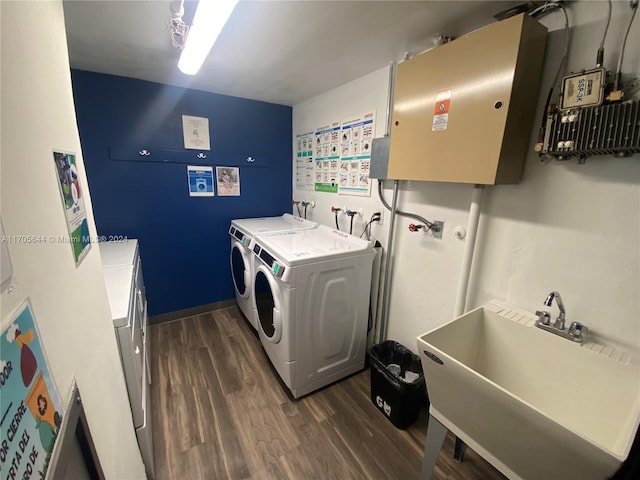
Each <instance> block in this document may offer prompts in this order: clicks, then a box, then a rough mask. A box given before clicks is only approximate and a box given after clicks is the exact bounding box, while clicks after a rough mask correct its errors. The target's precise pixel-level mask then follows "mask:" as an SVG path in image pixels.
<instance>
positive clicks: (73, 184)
mask: <svg viewBox="0 0 640 480" xmlns="http://www.w3.org/2000/svg"><path fill="white" fill-rule="evenodd" d="M53 160H54V163H55V164H56V172H57V174H58V184H59V186H60V196H61V197H62V206H63V208H64V211H65V218H66V219H67V229H68V231H69V238H68V240H69V243H70V244H71V248H72V251H73V259H74V260H75V262H76V266H78V264H79V263H80V262H81V261H82V259H83V258H84V257H85V255H86V254H87V252H88V251H89V249H90V248H91V237H90V236H89V224H88V223H87V212H86V210H85V206H84V192H83V191H82V187H81V185H80V178H79V177H78V168H77V167H76V155H75V154H74V153H66V152H58V151H54V152H53Z"/></svg>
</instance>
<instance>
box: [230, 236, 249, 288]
mask: <svg viewBox="0 0 640 480" xmlns="http://www.w3.org/2000/svg"><path fill="white" fill-rule="evenodd" d="M249 255H250V253H249V252H247V249H246V248H245V247H244V246H243V245H242V244H241V243H240V242H238V241H235V240H233V241H232V242H231V274H232V275H233V285H234V287H235V289H236V294H237V295H239V296H240V297H242V298H247V297H248V296H249V289H248V288H247V287H248V285H249V282H250V279H249V275H250V270H249V262H250V261H251V258H250V257H249Z"/></svg>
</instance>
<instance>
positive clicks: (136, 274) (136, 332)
mask: <svg viewBox="0 0 640 480" xmlns="http://www.w3.org/2000/svg"><path fill="white" fill-rule="evenodd" d="M99 245H100V256H101V257H102V267H103V272H104V279H105V284H106V286H107V295H108V297H109V305H110V307H111V318H112V321H113V326H114V328H115V333H116V338H117V340H118V348H119V350H120V359H121V360H122V369H123V371H124V378H125V381H126V384H127V391H128V393H129V403H130V405H131V416H132V418H133V424H134V426H135V429H136V435H137V437H138V445H139V446H140V452H141V454H142V458H143V460H144V463H145V466H146V469H147V474H148V475H149V476H150V477H153V440H152V433H151V412H150V410H149V401H150V397H151V394H150V393H151V392H150V391H149V384H150V383H151V372H150V369H149V366H150V362H149V344H148V342H147V337H148V336H147V323H148V322H147V319H148V313H147V299H146V292H145V289H144V279H143V276H142V262H141V261H140V255H139V252H138V241H137V240H128V241H126V242H103V243H100V244H99Z"/></svg>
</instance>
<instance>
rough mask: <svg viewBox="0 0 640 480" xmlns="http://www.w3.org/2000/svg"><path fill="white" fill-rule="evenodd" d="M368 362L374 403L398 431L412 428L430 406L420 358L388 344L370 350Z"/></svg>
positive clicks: (397, 344)
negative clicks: (424, 406) (425, 406)
mask: <svg viewBox="0 0 640 480" xmlns="http://www.w3.org/2000/svg"><path fill="white" fill-rule="evenodd" d="M369 359H370V360H371V402H373V404H374V405H375V406H376V407H377V408H378V410H380V411H381V412H382V413H383V414H384V415H385V416H386V417H387V418H388V419H389V421H390V422H391V423H393V424H394V425H395V426H396V427H398V428H402V429H404V428H407V427H409V426H410V425H411V424H412V423H413V422H415V421H416V419H417V418H418V415H419V414H420V407H422V405H424V404H425V403H426V404H427V405H428V404H429V401H428V399H427V391H426V387H425V381H424V374H423V372H422V362H421V361H420V357H419V356H418V355H416V354H414V353H413V352H411V351H410V350H409V349H407V348H406V347H404V346H403V345H401V344H399V343H398V342H394V341H393V340H387V341H385V342H382V343H379V344H378V345H374V346H373V347H371V350H370V351H369Z"/></svg>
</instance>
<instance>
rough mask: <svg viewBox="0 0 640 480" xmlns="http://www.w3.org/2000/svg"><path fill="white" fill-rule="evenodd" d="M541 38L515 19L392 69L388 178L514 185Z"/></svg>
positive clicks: (530, 23)
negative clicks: (393, 80)
mask: <svg viewBox="0 0 640 480" xmlns="http://www.w3.org/2000/svg"><path fill="white" fill-rule="evenodd" d="M546 39H547V30H546V28H545V27H544V26H543V25H541V24H540V23H538V22H537V21H536V20H534V19H533V18H531V17H529V16H528V15H525V14H521V15H517V16H515V17H511V18H508V19H506V20H502V21H500V22H497V23H494V24H492V25H489V26H487V27H485V28H482V29H480V30H476V31H474V32H472V33H470V34H468V35H465V36H462V37H460V38H457V39H456V40H453V41H452V42H450V43H447V44H445V45H442V46H440V47H437V48H434V49H433V50H429V51H427V52H424V53H422V54H420V55H417V56H415V57H413V58H411V59H410V60H407V61H405V62H402V63H400V64H398V68H397V74H396V83H395V93H394V107H393V121H392V126H391V147H390V152H389V171H388V177H389V178H394V179H399V180H427V181H437V182H455V183H473V184H483V185H494V184H504V183H518V182H519V181H520V177H521V174H522V167H523V163H524V158H525V156H526V152H527V147H528V142H529V138H530V136H531V132H532V126H533V119H534V117H535V108H536V103H537V99H538V88H539V83H540V76H541V73H542V63H543V59H544V51H545V46H546Z"/></svg>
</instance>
